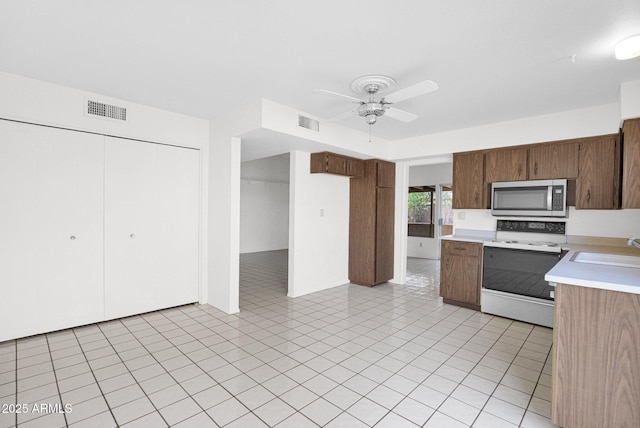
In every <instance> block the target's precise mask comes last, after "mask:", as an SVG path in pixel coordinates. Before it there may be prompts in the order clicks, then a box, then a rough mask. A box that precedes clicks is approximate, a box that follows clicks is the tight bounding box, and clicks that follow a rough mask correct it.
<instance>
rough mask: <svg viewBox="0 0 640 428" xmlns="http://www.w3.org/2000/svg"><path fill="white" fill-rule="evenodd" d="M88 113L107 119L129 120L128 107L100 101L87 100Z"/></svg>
mask: <svg viewBox="0 0 640 428" xmlns="http://www.w3.org/2000/svg"><path fill="white" fill-rule="evenodd" d="M87 114H88V115H90V116H99V117H106V118H107V119H115V120H124V121H126V120H127V109H126V108H124V107H118V106H114V105H110V104H105V103H100V102H98V101H91V100H87Z"/></svg>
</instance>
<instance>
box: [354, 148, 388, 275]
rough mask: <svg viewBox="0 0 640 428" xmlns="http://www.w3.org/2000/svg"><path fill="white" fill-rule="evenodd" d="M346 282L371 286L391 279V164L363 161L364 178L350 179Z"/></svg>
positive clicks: (370, 160) (372, 160)
mask: <svg viewBox="0 0 640 428" xmlns="http://www.w3.org/2000/svg"><path fill="white" fill-rule="evenodd" d="M350 183H351V186H350V197H349V198H350V204H349V281H351V282H352V283H354V284H360V285H367V286H373V285H376V284H381V283H383V282H386V281H388V280H390V279H391V278H393V233H394V213H395V164H394V163H393V162H386V161H383V160H379V159H368V160H365V161H364V176H363V177H361V178H356V177H354V178H351V180H350Z"/></svg>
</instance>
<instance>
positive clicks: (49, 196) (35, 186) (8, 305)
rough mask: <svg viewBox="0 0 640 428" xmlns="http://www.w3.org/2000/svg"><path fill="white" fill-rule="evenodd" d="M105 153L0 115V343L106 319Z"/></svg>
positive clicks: (81, 137)
mask: <svg viewBox="0 0 640 428" xmlns="http://www.w3.org/2000/svg"><path fill="white" fill-rule="evenodd" d="M103 151H104V137H102V136H96V135H92V134H87V133H80V132H73V131H66V130H60V129H54V128H48V127H43V126H36V125H29V124H23V123H15V122H9V121H5V120H0V201H2V206H1V208H0V291H1V293H2V295H1V296H0V341H2V340H6V339H14V338H17V337H23V336H28V335H32V334H37V333H44V332H47V331H53V330H59V329H62V328H68V327H73V326H78V325H82V324H88V323H92V322H95V321H100V320H102V319H104V306H103V214H102V213H103V180H104V173H103V165H104V161H103Z"/></svg>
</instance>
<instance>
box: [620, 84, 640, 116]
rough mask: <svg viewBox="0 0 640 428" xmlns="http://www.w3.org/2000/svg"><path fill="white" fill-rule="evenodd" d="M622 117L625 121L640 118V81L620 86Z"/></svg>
mask: <svg viewBox="0 0 640 428" xmlns="http://www.w3.org/2000/svg"><path fill="white" fill-rule="evenodd" d="M620 117H621V118H622V119H623V120H624V119H634V118H636V117H640V80H634V81H633V82H625V83H623V84H622V85H620Z"/></svg>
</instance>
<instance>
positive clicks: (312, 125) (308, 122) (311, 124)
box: [298, 115, 320, 132]
mask: <svg viewBox="0 0 640 428" xmlns="http://www.w3.org/2000/svg"><path fill="white" fill-rule="evenodd" d="M298 126H300V127H301V128H307V129H310V130H312V131H316V132H320V122H318V121H317V120H314V119H311V118H309V117H305V116H302V115H298Z"/></svg>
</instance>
